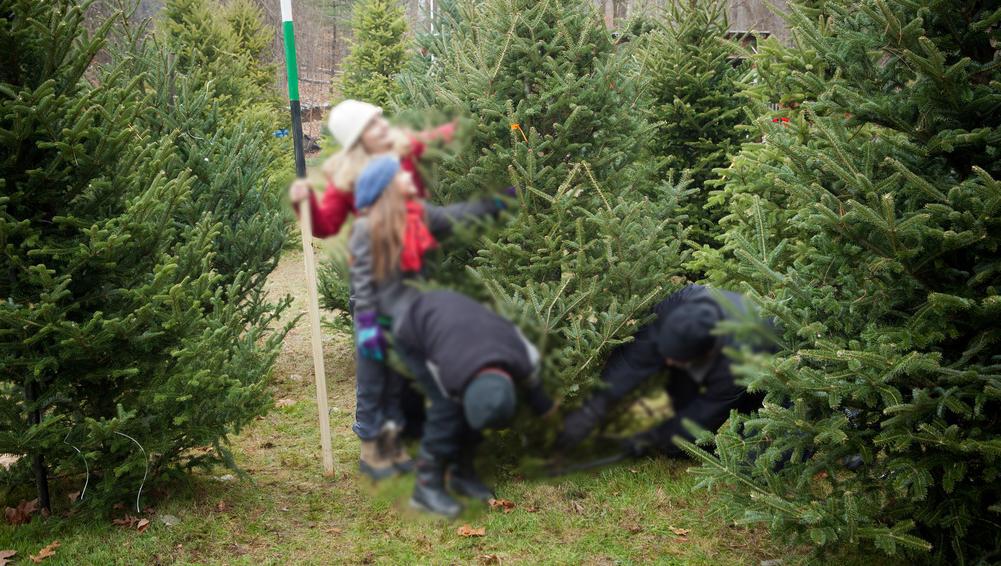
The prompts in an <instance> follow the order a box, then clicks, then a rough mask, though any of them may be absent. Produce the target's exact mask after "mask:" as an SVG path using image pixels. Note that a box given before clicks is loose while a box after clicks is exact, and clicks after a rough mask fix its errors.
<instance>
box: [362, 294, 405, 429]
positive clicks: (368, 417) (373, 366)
mask: <svg viewBox="0 0 1001 566" xmlns="http://www.w3.org/2000/svg"><path fill="white" fill-rule="evenodd" d="M348 306H349V307H350V310H351V314H352V316H354V306H355V301H354V289H352V290H351V296H350V298H349V300H348ZM404 385H405V383H404V380H403V377H402V376H401V375H399V374H397V373H396V372H395V371H393V370H392V369H390V367H389V366H387V365H386V364H385V363H384V362H377V361H375V360H370V359H368V358H365V357H363V356H360V355H358V354H357V353H356V354H355V423H354V425H353V426H352V427H351V429H352V430H353V431H354V432H355V434H357V435H358V438H360V439H362V440H375V439H376V438H377V437H378V436H379V432H380V431H381V430H382V427H383V426H384V425H385V424H386V423H387V422H389V421H393V422H394V423H395V424H396V425H397V426H399V427H400V428H403V427H404V426H405V425H406V419H405V418H404V416H403V406H402V402H403V388H404Z"/></svg>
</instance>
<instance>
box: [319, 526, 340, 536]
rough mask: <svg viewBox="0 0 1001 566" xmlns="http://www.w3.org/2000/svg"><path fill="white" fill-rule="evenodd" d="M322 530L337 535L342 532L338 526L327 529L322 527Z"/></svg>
mask: <svg viewBox="0 0 1001 566" xmlns="http://www.w3.org/2000/svg"><path fill="white" fill-rule="evenodd" d="M323 532H325V533H327V534H328V535H339V534H341V533H343V532H344V529H342V528H340V527H330V528H329V529H323Z"/></svg>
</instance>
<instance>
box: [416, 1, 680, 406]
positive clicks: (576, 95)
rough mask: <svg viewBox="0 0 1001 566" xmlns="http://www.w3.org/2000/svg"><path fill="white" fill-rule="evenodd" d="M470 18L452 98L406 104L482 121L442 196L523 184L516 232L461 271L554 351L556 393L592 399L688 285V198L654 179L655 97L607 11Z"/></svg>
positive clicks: (520, 5)
mask: <svg viewBox="0 0 1001 566" xmlns="http://www.w3.org/2000/svg"><path fill="white" fill-rule="evenodd" d="M459 10H460V18H459V19H458V20H457V22H458V24H457V25H456V26H454V28H452V30H451V36H450V40H449V45H448V48H447V49H446V50H444V51H443V52H442V54H441V60H440V64H441V69H442V72H441V74H440V78H441V80H440V82H438V81H436V82H433V83H407V84H410V85H411V86H414V87H420V88H427V89H429V90H424V91H421V92H417V93H407V94H405V96H406V97H407V99H408V100H413V101H427V104H428V107H429V108H458V109H460V110H462V111H464V113H466V114H468V115H470V116H472V118H473V120H474V121H475V125H474V126H473V127H472V128H471V131H470V132H469V134H468V135H469V136H470V142H469V145H468V146H467V147H466V148H465V149H464V150H462V151H461V152H459V153H458V154H457V155H454V156H452V157H449V158H446V159H445V160H444V162H443V164H442V167H441V180H440V182H438V183H437V185H436V186H435V187H434V191H435V195H436V198H440V199H442V200H443V201H446V202H447V201H451V200H458V199H465V198H470V197H472V196H474V195H479V194H483V193H484V192H487V193H489V192H494V191H498V190H500V189H501V188H502V187H503V186H504V185H507V184H513V185H516V186H517V187H518V188H519V196H518V204H517V206H518V210H517V213H516V214H517V216H516V217H515V218H514V219H512V220H511V222H509V223H503V224H502V225H501V226H500V228H499V230H498V231H496V232H494V233H491V234H489V235H488V236H487V237H485V238H483V239H481V240H479V241H477V242H476V243H475V244H474V246H473V249H472V251H471V252H468V253H467V252H466V251H460V252H457V253H453V255H452V256H451V257H450V258H449V263H450V265H452V266H455V267H458V268H460V269H463V270H466V269H467V266H469V267H468V269H469V272H470V274H471V275H472V278H473V281H474V282H475V283H477V284H478V285H480V286H481V287H480V290H479V292H480V293H481V294H482V293H483V288H486V289H487V290H488V293H487V296H489V297H490V298H491V299H493V300H494V301H495V302H496V304H497V306H498V308H499V310H501V312H503V313H504V314H506V315H508V316H510V317H512V318H513V319H514V320H516V321H517V322H518V323H520V325H521V326H522V327H523V328H526V330H527V331H528V332H529V334H530V335H531V336H532V337H533V338H534V339H536V340H537V341H538V342H539V343H540V344H541V345H542V346H543V347H544V349H545V350H547V356H546V363H547V364H548V371H547V372H546V375H547V376H548V377H549V378H551V379H552V382H553V383H552V384H553V386H555V387H557V388H558V389H559V390H562V391H564V392H570V393H574V392H577V393H583V392H585V391H586V390H588V389H590V388H591V387H592V386H593V385H594V384H595V381H596V376H597V375H598V372H599V370H600V368H601V365H602V363H603V361H604V356H605V355H607V353H608V352H609V351H610V350H611V348H612V347H614V346H615V345H616V344H619V343H621V342H622V341H623V340H624V339H627V338H628V337H629V336H630V335H631V334H632V333H633V332H634V331H635V330H636V328H637V327H638V326H639V325H640V324H642V323H643V322H645V321H646V316H647V314H648V313H649V309H650V308H651V307H652V305H653V304H654V303H655V302H656V300H657V299H659V298H661V297H662V296H663V295H665V294H666V293H667V292H668V291H669V290H671V289H673V288H674V287H675V286H677V285H679V284H680V283H681V281H680V279H679V278H672V276H674V275H676V274H678V273H679V272H680V271H679V269H680V265H681V262H682V258H683V255H684V254H683V252H682V251H681V250H680V241H681V240H682V239H683V237H684V231H683V229H682V228H681V226H679V224H678V221H677V218H676V216H675V215H674V212H675V209H674V203H675V202H676V200H677V197H678V193H679V192H680V191H679V189H678V188H677V187H673V186H668V185H658V184H656V183H654V182H653V181H652V178H651V176H650V175H649V170H648V169H646V168H644V167H643V166H642V163H643V159H644V157H645V156H646V153H645V152H646V150H647V148H648V143H649V139H650V131H651V128H650V126H649V124H648V123H647V122H646V121H645V119H644V116H643V115H642V113H641V112H640V111H638V110H637V109H636V108H635V107H634V105H636V104H638V103H637V99H638V97H639V96H640V86H641V82H640V79H639V77H638V76H637V69H636V67H635V66H633V65H632V63H631V59H630V58H628V57H622V56H619V54H617V53H616V51H615V49H614V46H613V42H612V38H611V37H610V34H609V33H608V31H607V30H606V29H605V27H604V25H603V24H602V22H601V19H600V17H599V16H598V14H597V13H596V12H595V10H594V6H593V5H590V4H587V3H581V2H576V1H571V0H546V1H542V2H535V1H529V0H488V1H486V2H475V3H474V2H460V3H459ZM421 85H423V86H421ZM477 248H478V250H477ZM454 274H455V273H454V272H452V273H451V275H452V276H451V277H450V278H449V284H450V285H454V284H455V283H454V282H455V279H454ZM469 290H470V291H472V292H476V290H475V289H474V288H471V289H469Z"/></svg>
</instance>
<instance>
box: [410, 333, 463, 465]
mask: <svg viewBox="0 0 1001 566" xmlns="http://www.w3.org/2000/svg"><path fill="white" fill-rule="evenodd" d="M396 352H397V353H398V354H399V355H400V358H401V359H402V360H403V362H404V363H405V364H407V367H408V368H410V371H411V372H413V374H414V379H415V380H416V381H417V385H418V387H419V388H420V389H421V392H422V393H423V394H424V397H425V399H426V400H427V401H426V405H425V407H426V408H425V418H424V430H423V433H422V435H421V450H422V452H425V453H427V454H429V455H431V456H433V457H435V458H436V459H440V460H445V461H455V460H458V459H459V458H461V457H462V456H463V455H468V454H471V453H472V452H473V451H475V450H476V446H477V445H478V444H479V442H480V440H481V436H480V434H479V433H478V432H476V431H475V430H473V429H472V428H471V427H470V426H469V424H468V423H467V422H466V415H465V414H464V413H463V410H462V403H460V402H458V401H455V400H453V399H449V398H448V397H446V396H445V394H444V393H442V391H441V389H440V388H439V387H438V382H437V381H435V379H434V376H433V375H432V374H431V370H430V369H429V368H428V366H427V361H426V360H424V359H423V358H421V357H420V356H418V355H416V354H414V353H413V350H412V349H408V348H407V347H406V344H401V343H400V342H399V341H397V343H396Z"/></svg>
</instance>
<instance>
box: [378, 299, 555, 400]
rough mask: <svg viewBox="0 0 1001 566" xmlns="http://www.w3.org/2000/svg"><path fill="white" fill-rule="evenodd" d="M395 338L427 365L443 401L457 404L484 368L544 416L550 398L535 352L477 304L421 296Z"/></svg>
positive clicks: (509, 325)
mask: <svg viewBox="0 0 1001 566" xmlns="http://www.w3.org/2000/svg"><path fill="white" fill-rule="evenodd" d="M397 340H399V341H400V342H401V343H402V345H404V346H405V347H406V348H407V349H408V350H409V351H411V352H412V353H413V354H414V355H416V356H420V357H421V358H422V359H423V360H425V361H426V362H427V363H428V367H429V368H430V369H431V374H432V377H434V380H435V382H436V383H437V384H438V388H439V389H440V390H441V392H442V393H443V394H444V395H445V397H447V398H449V399H453V400H456V401H458V400H461V399H462V394H463V392H464V391H465V389H466V386H467V385H469V382H470V381H471V380H472V379H473V377H474V376H476V374H477V373H479V372H480V371H481V370H483V369H484V368H490V367H493V368H499V369H502V370H504V371H506V372H507V373H508V374H509V375H510V376H511V378H512V379H513V380H514V381H515V383H517V384H519V385H521V386H522V387H524V388H525V389H526V390H527V397H528V403H529V405H531V407H532V409H533V410H534V411H536V412H537V413H539V414H543V413H545V412H546V411H548V410H549V408H551V407H552V400H550V399H549V397H548V396H547V395H546V394H545V392H544V391H543V389H542V382H541V380H540V379H539V369H540V363H541V360H540V358H539V352H538V350H536V349H535V346H534V345H532V344H531V342H529V341H528V340H527V339H526V338H525V337H524V336H523V335H522V334H521V332H520V331H519V330H518V328H517V327H516V326H515V325H514V324H513V323H511V321H509V320H507V319H505V318H503V317H501V316H499V315H497V314H496V313H494V312H493V311H491V310H490V309H488V308H486V307H485V306H483V305H481V304H480V303H478V302H476V301H474V300H472V299H470V298H469V297H466V296H465V295H462V294H460V293H455V292H452V291H444V290H436V291H428V292H424V293H421V295H420V297H419V298H418V299H417V300H416V301H414V303H413V305H412V306H411V307H410V310H409V313H408V314H407V317H406V320H405V321H404V323H403V325H402V327H401V328H400V329H399V331H398V332H397Z"/></svg>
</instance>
